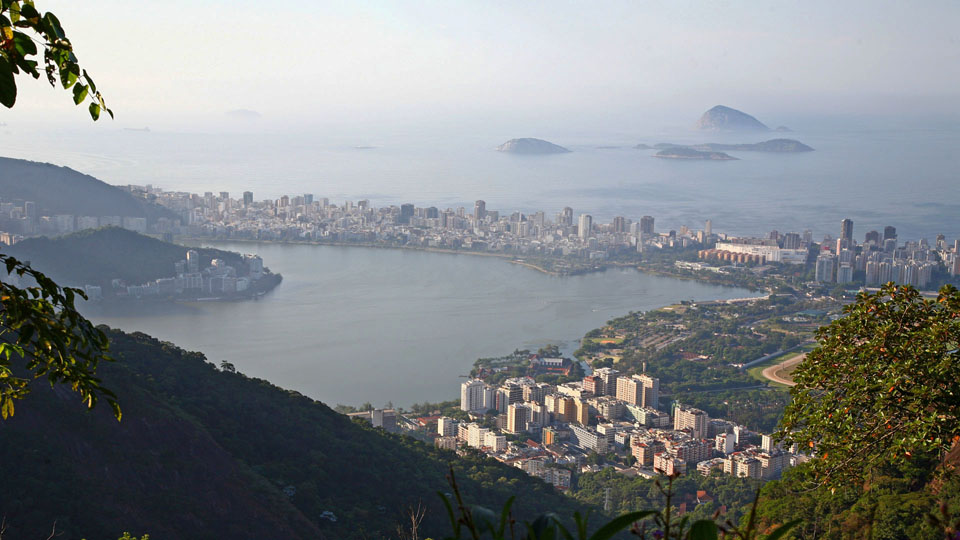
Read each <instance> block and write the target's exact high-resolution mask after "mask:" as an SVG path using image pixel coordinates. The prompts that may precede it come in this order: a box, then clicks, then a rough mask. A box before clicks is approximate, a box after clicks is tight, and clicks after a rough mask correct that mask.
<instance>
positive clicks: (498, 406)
mask: <svg viewBox="0 0 960 540" xmlns="http://www.w3.org/2000/svg"><path fill="white" fill-rule="evenodd" d="M660 401H661V400H660V381H659V379H657V378H655V377H651V376H649V375H647V374H634V375H628V374H625V373H620V372H618V371H617V370H616V369H612V368H600V369H597V370H595V371H594V372H593V373H592V374H591V375H588V376H586V377H584V378H583V380H581V381H575V382H570V383H564V384H559V385H556V386H554V385H550V384H546V383H538V382H536V381H535V380H533V379H532V378H529V377H517V378H513V379H507V380H506V381H504V382H503V383H502V384H500V385H499V386H491V385H489V384H487V383H486V382H484V381H483V380H479V379H471V380H468V381H465V382H463V383H462V384H461V385H460V409H461V410H462V411H464V412H466V413H467V414H468V416H469V419H470V420H469V421H460V422H458V421H456V420H454V419H453V418H450V417H445V416H441V417H438V418H436V426H437V427H436V433H435V444H436V445H437V446H438V447H440V448H445V449H449V450H461V451H462V449H464V448H472V449H475V450H477V451H481V452H483V453H485V454H487V455H488V456H491V457H493V458H495V459H497V460H500V461H502V462H505V463H509V464H512V465H514V466H517V467H519V468H522V469H524V470H527V471H528V472H530V473H531V474H534V475H536V476H540V477H541V478H544V479H545V480H547V481H548V482H551V483H553V484H554V485H555V486H557V487H558V488H560V489H565V486H569V476H568V474H569V473H570V471H571V470H590V469H591V467H592V466H591V465H589V464H587V457H588V456H589V455H590V454H591V453H597V454H601V455H609V454H617V455H619V456H621V457H624V458H626V456H632V457H633V458H634V459H633V460H629V461H632V462H633V465H632V466H630V467H621V468H620V469H621V471H622V472H624V474H632V475H643V476H655V475H657V474H673V473H681V474H682V473H686V472H693V471H696V472H699V473H701V474H705V475H709V474H711V473H712V471H714V470H719V471H721V472H723V473H726V474H730V475H734V476H744V477H751V478H776V477H778V476H779V475H780V474H781V472H782V471H783V470H784V469H785V468H787V467H789V466H790V465H791V464H792V463H795V462H796V461H797V460H802V459H804V458H803V456H798V455H796V453H795V452H793V453H791V452H786V451H784V450H783V449H781V448H779V447H776V446H775V445H774V444H773V441H772V439H771V438H770V437H769V436H764V437H763V438H762V444H761V446H756V445H755V444H752V442H754V441H755V439H756V437H755V434H752V433H750V432H748V431H747V430H746V428H744V427H743V426H739V425H736V424H734V423H732V422H728V421H726V420H720V419H711V418H710V417H709V416H708V415H707V413H706V412H704V411H702V410H699V409H695V408H692V407H686V406H683V405H681V404H679V403H673V404H672V405H671V406H670V407H669V409H670V410H669V412H668V411H666V410H662V409H661V403H660ZM625 461H626V460H625ZM563 471H566V472H563Z"/></svg>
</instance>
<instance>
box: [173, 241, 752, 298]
mask: <svg viewBox="0 0 960 540" xmlns="http://www.w3.org/2000/svg"><path fill="white" fill-rule="evenodd" d="M174 241H175V242H178V243H184V242H201V243H202V242H210V243H238V244H273V245H296V246H332V247H351V248H371V249H394V250H409V251H422V252H427V253H443V254H447V255H469V256H474V257H493V258H497V259H504V260H506V261H507V262H508V263H510V264H516V265H518V266H523V267H525V268H530V269H531V270H536V271H537V272H540V273H542V274H546V275H548V276H553V277H559V278H563V277H568V276H577V275H583V274H592V273H595V272H603V271H606V270H607V269H608V268H611V267H613V268H632V269H633V270H635V271H637V272H639V273H641V274H647V275H651V276H661V277H668V278H673V279H682V280H687V281H696V282H699V283H705V284H708V285H717V286H719V287H737V288H741V289H747V290H749V291H751V292H756V291H764V290H766V289H763V288H760V287H755V286H751V285H746V284H743V285H741V284H737V283H733V282H729V281H714V280H710V279H700V278H698V277H696V276H690V275H684V274H674V273H671V272H666V271H663V270H655V269H652V268H647V267H644V266H643V265H642V262H606V263H603V265H602V266H600V267H590V268H584V269H582V270H579V271H576V272H572V273H561V272H556V271H552V270H547V269H546V268H543V267H542V266H540V265H538V264H536V263H532V262H528V261H527V260H526V259H525V258H524V257H519V256H517V255H511V254H508V253H489V252H488V253H483V252H480V251H468V250H458V249H447V248H435V247H420V246H388V245H382V244H362V243H352V242H315V241H306V240H303V241H297V240H252V239H249V238H224V239H218V238H212V239H211V238H204V237H195V236H180V237H177V238H175V239H174ZM767 292H770V291H769V290H767Z"/></svg>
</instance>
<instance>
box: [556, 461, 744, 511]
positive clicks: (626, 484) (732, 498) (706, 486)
mask: <svg viewBox="0 0 960 540" xmlns="http://www.w3.org/2000/svg"><path fill="white" fill-rule="evenodd" d="M673 487H674V492H675V494H676V497H675V498H674V500H673V503H674V504H675V505H677V506H680V505H683V507H684V509H685V511H686V512H689V513H690V514H691V516H692V517H693V518H695V519H700V518H709V517H711V516H712V515H713V514H714V512H716V511H717V510H720V509H721V507H726V510H727V511H726V512H725V513H724V515H725V516H726V517H727V518H729V519H733V520H734V521H736V520H737V519H739V517H740V516H741V515H743V512H744V511H745V508H746V507H747V506H749V505H750V503H752V502H753V499H754V496H755V495H756V492H757V490H758V489H759V488H760V481H759V480H753V479H749V478H736V477H733V476H723V475H719V474H717V475H713V476H707V477H705V476H702V475H700V474H697V473H696V472H691V473H689V474H687V475H684V476H681V477H680V478H678V479H677V480H676V481H675V482H674V484H673ZM608 488H609V489H610V504H611V507H610V513H611V514H614V515H615V514H622V513H624V512H633V511H636V510H651V509H656V508H662V507H663V505H664V504H665V502H666V501H665V500H664V496H663V493H661V492H660V490H658V489H657V487H656V486H655V485H654V480H653V479H650V478H644V477H636V476H635V477H629V476H625V475H623V474H620V473H617V472H616V471H615V470H614V469H604V470H603V471H600V472H597V473H587V474H584V475H581V476H580V477H579V478H578V479H577V488H576V490H575V491H574V493H573V496H574V497H575V498H576V499H578V500H580V501H583V502H585V503H589V504H593V505H596V506H599V507H602V506H603V504H604V501H605V500H606V497H607V493H606V490H607V489H608ZM698 491H704V492H706V493H705V495H707V497H702V498H701V500H700V501H698V500H697V492H698Z"/></svg>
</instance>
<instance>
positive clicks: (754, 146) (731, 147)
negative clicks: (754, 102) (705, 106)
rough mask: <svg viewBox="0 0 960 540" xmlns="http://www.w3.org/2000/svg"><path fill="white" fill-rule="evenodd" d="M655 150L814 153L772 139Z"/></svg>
mask: <svg viewBox="0 0 960 540" xmlns="http://www.w3.org/2000/svg"><path fill="white" fill-rule="evenodd" d="M640 146H646V145H638V146H637V148H639V147H640ZM647 148H649V147H647ZM654 148H656V149H659V150H673V149H676V148H692V149H693V150H699V151H701V152H729V151H740V152H771V153H779V154H790V153H796V152H813V148H811V147H809V146H807V145H805V144H803V143H802V142H800V141H797V140H794V139H770V140H769V141H763V142H758V143H743V144H722V143H705V144H689V145H688V144H672V143H660V144H657V145H656V146H654Z"/></svg>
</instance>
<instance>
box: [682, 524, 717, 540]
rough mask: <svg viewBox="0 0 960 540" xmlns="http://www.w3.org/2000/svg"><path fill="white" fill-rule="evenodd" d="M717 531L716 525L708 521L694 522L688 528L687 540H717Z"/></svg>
mask: <svg viewBox="0 0 960 540" xmlns="http://www.w3.org/2000/svg"><path fill="white" fill-rule="evenodd" d="M718 533H719V530H718V529H717V524H716V523H714V522H713V521H710V520H709V519H701V520H699V521H694V522H693V526H692V527H690V536H689V537H688V538H689V540H717V537H718Z"/></svg>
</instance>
